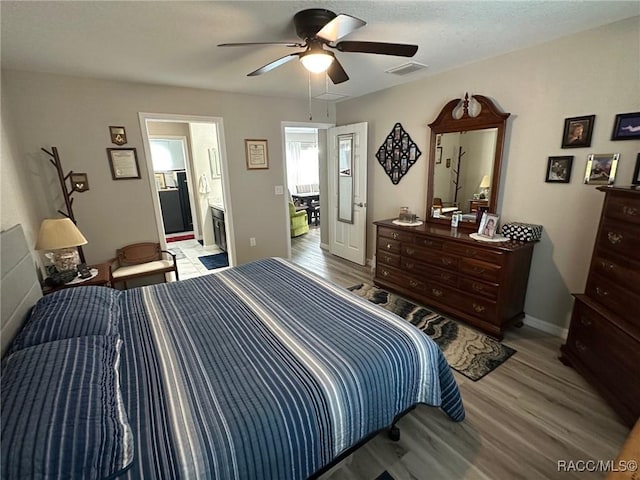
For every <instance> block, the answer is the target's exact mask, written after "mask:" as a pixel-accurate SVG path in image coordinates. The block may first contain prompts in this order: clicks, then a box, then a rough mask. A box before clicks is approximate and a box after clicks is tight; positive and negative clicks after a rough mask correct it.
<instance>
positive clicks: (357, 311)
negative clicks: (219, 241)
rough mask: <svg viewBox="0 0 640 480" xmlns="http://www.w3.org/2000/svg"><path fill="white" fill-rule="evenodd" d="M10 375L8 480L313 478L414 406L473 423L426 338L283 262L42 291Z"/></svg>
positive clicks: (5, 382)
mask: <svg viewBox="0 0 640 480" xmlns="http://www.w3.org/2000/svg"><path fill="white" fill-rule="evenodd" d="M3 261H4V252H3ZM5 280H6V279H5V278H3V281H2V284H3V285H2V288H3V292H4V290H5ZM27 283H28V282H27ZM27 298H29V297H28V295H27ZM13 316H14V317H15V315H13ZM4 320H5V318H4V312H3V326H4V325H5V322H4ZM11 323H12V324H13V323H14V321H12V322H11ZM4 333H5V332H4V327H3V335H4ZM2 372H3V377H2V392H1V395H2V439H1V448H2V458H3V464H2V471H1V472H0V473H1V475H0V476H2V478H14V477H20V478H23V477H26V478H30V477H37V476H45V475H47V476H48V478H49V477H50V478H112V477H115V476H118V477H120V476H122V478H130V479H140V478H147V479H163V478H166V479H179V478H185V479H186V478H219V479H242V480H244V479H266V478H274V479H276V478H277V479H305V478H310V477H314V476H317V475H319V474H320V473H322V472H323V471H325V470H326V469H327V468H328V466H330V465H332V464H334V463H335V461H336V460H337V459H339V458H341V457H342V456H344V455H345V454H346V453H348V452H350V451H351V450H352V449H353V448H354V447H356V446H358V445H360V444H361V443H362V442H363V441H364V440H366V439H368V438H370V437H371V436H372V435H373V434H375V433H376V432H379V431H382V430H383V429H385V428H388V427H389V426H391V425H393V424H394V423H395V421H396V420H397V419H398V418H399V417H400V416H401V415H402V414H403V413H405V412H407V411H408V410H410V409H411V408H412V407H414V406H415V405H417V404H426V405H431V406H434V407H440V408H441V409H442V411H443V412H444V413H445V414H446V415H448V416H449V417H450V418H451V420H453V421H461V420H463V419H464V408H463V406H462V401H461V398H460V395H459V392H458V388H457V385H456V383H455V380H454V378H453V376H452V373H451V370H450V368H449V366H448V365H447V363H446V361H445V360H444V357H443V356H442V353H441V352H440V350H439V348H438V347H437V346H436V345H435V344H434V343H433V342H432V341H431V340H430V339H429V338H428V337H427V336H425V335H424V334H423V333H422V332H420V331H419V330H417V329H415V328H414V327H413V326H412V325H410V324H409V323H407V322H405V321H404V320H402V319H400V318H399V317H396V316H395V315H393V314H391V313H389V312H387V311H386V310H384V309H381V308H379V307H377V306H375V305H373V304H371V303H370V302H367V301H366V300H364V299H361V298H359V297H357V296H355V295H353V294H351V293H350V292H348V291H346V290H345V289H342V288H340V287H338V286H335V285H333V284H331V283H330V282H328V281H326V280H324V279H322V278H320V277H318V276H316V275H314V274H311V273H309V272H308V271H306V270H304V269H302V268H300V267H298V266H296V265H294V264H292V263H290V262H288V261H286V260H283V259H278V258H269V259H264V260H260V261H257V262H253V263H250V264H246V265H242V266H239V267H234V268H231V269H228V270H225V271H223V272H219V273H215V274H212V275H207V276H204V277H198V278H194V279H189V280H184V281H180V282H172V283H167V284H160V285H154V286H149V287H143V288H137V289H131V290H127V291H123V292H120V291H116V290H112V289H108V288H105V287H76V288H73V289H67V290H62V291H60V292H57V293H55V294H51V295H48V296H46V297H43V298H42V299H41V300H39V301H38V303H37V304H36V306H35V307H34V308H33V311H32V313H31V314H30V316H29V318H28V320H27V321H26V323H25V326H24V327H23V328H22V329H21V330H20V331H19V332H18V334H17V336H16V338H15V339H14V340H13V342H12V343H11V344H10V345H9V346H8V351H7V352H6V354H5V355H4V358H3V362H2ZM71 392H73V393H71ZM78 412H79V413H78ZM45 420H46V421H45ZM43 424H46V427H43Z"/></svg>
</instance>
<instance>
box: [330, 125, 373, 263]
mask: <svg viewBox="0 0 640 480" xmlns="http://www.w3.org/2000/svg"><path fill="white" fill-rule="evenodd" d="M340 139H342V142H343V143H344V142H346V143H347V145H350V146H351V153H352V155H351V164H350V165H348V166H347V167H345V164H344V159H343V160H342V161H343V165H341V164H340V162H341V158H340V151H339V145H340V141H341V140H340ZM327 141H328V152H327V156H328V162H327V164H328V167H329V168H328V172H329V179H328V184H329V215H328V218H327V220H328V222H327V224H328V225H329V251H330V252H331V253H332V254H333V255H337V256H339V257H342V258H345V259H347V260H349V261H352V262H354V263H357V264H359V265H364V264H365V262H366V247H367V245H366V243H367V242H366V240H367V123H366V122H363V123H355V124H352V125H343V126H340V127H334V128H330V129H329V130H328V135H327ZM347 170H349V171H347ZM349 177H350V178H349ZM351 180H352V181H351ZM345 182H348V184H349V185H350V187H349V188H345ZM340 192H342V195H341V196H342V198H341V199H339V196H340ZM351 193H352V195H351ZM347 198H349V202H348V203H347V201H346V200H347ZM339 200H340V202H339ZM349 204H351V205H350V206H351V207H352V208H353V210H352V214H350V212H349V211H348V205H349Z"/></svg>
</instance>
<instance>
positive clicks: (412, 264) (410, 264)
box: [404, 262, 415, 270]
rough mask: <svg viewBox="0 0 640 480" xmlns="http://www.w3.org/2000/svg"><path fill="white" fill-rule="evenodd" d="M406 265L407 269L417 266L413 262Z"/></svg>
mask: <svg viewBox="0 0 640 480" xmlns="http://www.w3.org/2000/svg"><path fill="white" fill-rule="evenodd" d="M404 266H405V267H406V268H407V270H413V267H415V265H414V263H413V262H407V263H405V265H404Z"/></svg>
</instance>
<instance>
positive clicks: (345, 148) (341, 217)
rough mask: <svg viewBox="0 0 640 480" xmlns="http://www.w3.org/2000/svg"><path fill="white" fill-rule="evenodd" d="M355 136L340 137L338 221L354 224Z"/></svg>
mask: <svg viewBox="0 0 640 480" xmlns="http://www.w3.org/2000/svg"><path fill="white" fill-rule="evenodd" d="M352 169H353V135H351V134H350V135H338V221H339V222H344V223H353V175H352Z"/></svg>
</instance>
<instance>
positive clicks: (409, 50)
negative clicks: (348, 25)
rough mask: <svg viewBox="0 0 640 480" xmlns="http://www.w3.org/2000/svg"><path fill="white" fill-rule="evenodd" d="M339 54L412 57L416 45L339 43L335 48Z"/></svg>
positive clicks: (415, 50)
mask: <svg viewBox="0 0 640 480" xmlns="http://www.w3.org/2000/svg"><path fill="white" fill-rule="evenodd" d="M333 48H336V49H338V50H339V51H341V52H359V53H377V54H379V55H396V56H398V57H413V56H414V55H415V54H416V52H417V51H418V45H408V44H406V43H383V42H350V41H346V42H340V43H338V44H337V45H336V46H335V47H333Z"/></svg>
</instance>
